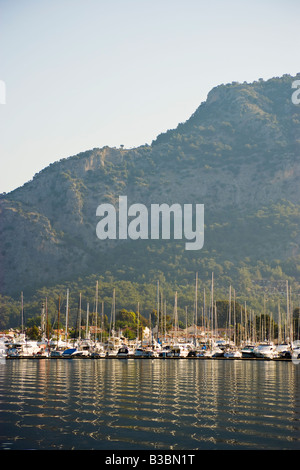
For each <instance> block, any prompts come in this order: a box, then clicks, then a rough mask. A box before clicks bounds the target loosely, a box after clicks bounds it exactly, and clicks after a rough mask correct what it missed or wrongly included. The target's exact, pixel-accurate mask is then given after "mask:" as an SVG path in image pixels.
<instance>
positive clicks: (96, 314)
mask: <svg viewBox="0 0 300 470" xmlns="http://www.w3.org/2000/svg"><path fill="white" fill-rule="evenodd" d="M95 310H96V312H95V342H96V341H97V317H98V281H96V308H95Z"/></svg>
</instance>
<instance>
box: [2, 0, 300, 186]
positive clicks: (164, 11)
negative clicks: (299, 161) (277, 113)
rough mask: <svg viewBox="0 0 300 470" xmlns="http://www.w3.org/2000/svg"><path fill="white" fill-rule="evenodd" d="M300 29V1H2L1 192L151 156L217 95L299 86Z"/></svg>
mask: <svg viewBox="0 0 300 470" xmlns="http://www.w3.org/2000/svg"><path fill="white" fill-rule="evenodd" d="M299 18H300V1H299V0H251V1H249V0H247V1H246V0H236V1H232V0H226V1H225V0H209V1H203V0H0V80H1V81H3V82H4V83H5V86H6V103H5V104H0V163H1V166H0V192H3V191H5V192H9V191H11V190H13V189H15V188H16V187H18V186H21V185H23V184H24V183H25V182H26V181H28V180H30V179H31V178H32V177H33V175H34V174H35V173H37V172H39V171H40V170H41V169H43V168H44V167H46V166H48V165H49V163H51V162H54V161H57V160H60V159H61V158H65V157H68V156H71V155H76V154H77V153H79V152H82V151H85V150H89V149H92V148H94V147H103V146H105V145H109V146H112V147H114V146H115V147H119V146H120V145H121V144H122V145H124V146H125V147H127V148H130V147H137V146H139V145H143V144H145V143H148V144H151V142H152V140H153V139H155V138H156V136H157V135H158V134H160V133H161V132H164V131H166V130H167V129H172V128H175V127H176V126H177V124H178V123H179V122H184V121H186V120H187V119H188V118H189V117H190V115H191V114H192V113H193V112H194V111H195V110H196V108H197V107H198V106H199V105H200V103H201V102H202V101H204V100H205V99H206V96H207V93H208V92H209V91H210V90H211V88H213V87H214V86H216V85H219V84H221V83H230V82H232V81H240V82H243V81H247V82H251V81H253V80H257V79H258V78H264V79H268V78H272V77H274V76H281V75H283V74H285V73H289V74H291V75H295V74H296V73H297V72H300V64H299V52H298V48H299ZM0 90H1V88H0ZM0 101H1V99H0Z"/></svg>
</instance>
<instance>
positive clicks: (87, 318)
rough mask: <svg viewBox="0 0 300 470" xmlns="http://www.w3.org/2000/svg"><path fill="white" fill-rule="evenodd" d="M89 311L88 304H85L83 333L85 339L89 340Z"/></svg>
mask: <svg viewBox="0 0 300 470" xmlns="http://www.w3.org/2000/svg"><path fill="white" fill-rule="evenodd" d="M89 309H90V304H89V302H87V304H86V327H85V329H86V331H85V339H89Z"/></svg>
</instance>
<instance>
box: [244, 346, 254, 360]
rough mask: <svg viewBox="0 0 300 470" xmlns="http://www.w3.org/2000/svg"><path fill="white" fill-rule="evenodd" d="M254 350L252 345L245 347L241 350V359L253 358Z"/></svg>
mask: <svg viewBox="0 0 300 470" xmlns="http://www.w3.org/2000/svg"><path fill="white" fill-rule="evenodd" d="M254 349H255V346H254V345H252V344H247V345H245V346H244V347H243V348H242V349H241V353H242V357H244V358H247V359H249V358H252V357H255V354H254Z"/></svg>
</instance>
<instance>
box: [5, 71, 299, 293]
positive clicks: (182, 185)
mask: <svg viewBox="0 0 300 470" xmlns="http://www.w3.org/2000/svg"><path fill="white" fill-rule="evenodd" d="M294 80H295V77H290V76H284V77H282V78H274V79H271V80H268V81H266V82H264V81H258V82H255V83H252V84H246V83H244V84H238V83H233V84H229V85H220V86H218V87H216V88H214V89H213V90H212V91H211V92H210V93H209V95H208V97H207V100H206V101H205V102H204V103H202V104H201V105H200V106H199V108H198V109H197V110H196V111H195V113H194V114H193V115H192V116H191V118H190V119H189V120H188V121H187V122H185V123H182V124H179V125H178V127H177V128H176V129H174V130H170V131H168V132H166V133H165V134H161V135H159V136H158V137H157V139H156V140H155V141H154V142H153V143H152V145H151V146H148V145H145V146H142V147H139V148H136V149H131V150H126V149H112V148H108V147H105V148H102V149H93V150H90V151H87V152H84V153H81V154H79V155H76V156H73V157H70V158H68V159H65V160H62V161H60V162H57V163H55V164H52V165H50V166H49V167H47V168H45V169H44V170H43V171H41V172H40V173H39V174H37V175H35V176H34V178H33V180H32V181H30V182H28V183H27V184H25V185H24V186H23V187H21V188H18V189H16V190H15V191H13V192H11V193H10V194H7V195H3V196H2V198H1V200H0V210H1V213H0V214H1V218H0V231H1V253H0V264H1V271H0V282H1V285H0V293H3V294H13V293H14V292H19V291H20V290H24V289H26V288H27V289H34V288H36V287H38V286H42V285H46V284H55V283H56V282H60V281H62V280H68V279H72V278H74V277H79V276H80V277H81V276H84V275H87V274H89V273H94V272H101V273H102V274H103V273H104V272H107V271H109V272H110V273H112V274H113V275H116V276H118V275H120V276H124V273H126V276H127V277H130V276H131V277H132V278H135V279H138V277H139V276H140V273H141V270H142V271H143V273H144V274H145V273H147V272H148V273H150V272H153V271H155V269H157V270H159V271H162V272H163V273H164V274H165V275H167V276H168V275H169V276H175V277H178V276H179V278H180V271H182V272H184V273H185V275H186V273H187V272H189V270H190V271H195V269H197V270H199V269H200V271H201V267H202V266H203V267H204V266H205V268H203V269H209V266H210V262H211V260H214V263H217V264H218V265H220V266H224V265H226V266H228V269H227V271H226V273H227V274H228V276H232V275H233V273H232V272H231V271H232V269H233V267H234V266H235V267H236V266H239V267H241V266H245V265H247V266H248V267H249V268H250V267H253V269H257V265H258V263H259V262H262V263H264V265H265V266H267V265H268V263H270V264H272V263H273V264H274V260H276V263H275V264H276V266H280V269H281V270H282V269H283V270H285V271H284V274H285V275H286V276H291V277H292V278H294V279H296V277H297V273H298V269H299V243H300V238H299V230H298V227H299V222H300V218H299V210H300V185H299V177H300V105H299V106H297V105H294V104H293V103H292V101H291V95H292V88H291V85H292V82H293V81H294ZM119 195H126V196H127V197H128V203H129V204H133V203H142V204H145V205H148V206H150V204H152V203H159V204H162V203H167V204H173V203H180V204H185V203H193V204H195V203H198V204H204V205H205V224H206V226H205V243H204V248H203V249H202V250H201V251H200V252H193V253H186V252H185V251H184V247H183V244H180V243H179V242H178V241H173V242H169V243H167V242H166V241H156V242H154V241H150V240H149V241H146V240H143V241H139V242H136V241H126V242H124V241H118V240H116V241H112V240H105V241H100V240H99V239H98V238H97V237H96V224H97V217H96V208H97V206H98V205H99V204H102V203H105V202H110V203H116V202H117V200H118V197H119ZM149 253H151V256H149ZM197 263H198V264H197ZM229 266H231V268H230V267H229ZM118 273H119V274H118ZM260 275H262V274H260Z"/></svg>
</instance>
